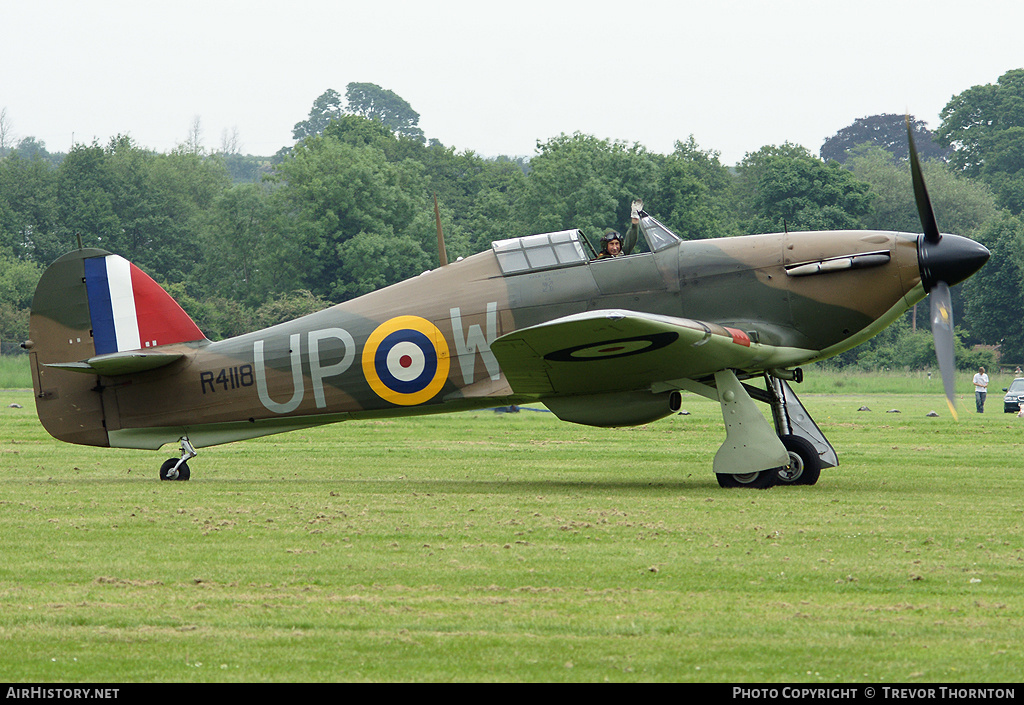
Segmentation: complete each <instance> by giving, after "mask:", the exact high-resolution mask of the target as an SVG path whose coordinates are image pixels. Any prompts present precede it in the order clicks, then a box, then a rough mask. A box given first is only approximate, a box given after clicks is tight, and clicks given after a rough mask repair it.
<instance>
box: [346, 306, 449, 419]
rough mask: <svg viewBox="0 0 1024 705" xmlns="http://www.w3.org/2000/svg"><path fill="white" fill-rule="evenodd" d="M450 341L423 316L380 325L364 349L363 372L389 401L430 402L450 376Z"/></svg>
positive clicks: (376, 391)
mask: <svg viewBox="0 0 1024 705" xmlns="http://www.w3.org/2000/svg"><path fill="white" fill-rule="evenodd" d="M449 364H450V361H449V353H448V343H447V342H445V339H444V336H443V335H442V334H441V331H439V330H438V329H437V326H435V325H434V324H433V323H431V322H430V321H428V320H426V319H425V318H420V317H419V316H399V317H397V318H392V319H390V320H388V321H385V322H384V323H382V324H380V325H379V326H377V329H376V330H374V331H373V333H372V334H370V337H369V338H367V340H366V346H365V347H364V348H363V375H364V376H365V377H366V381H367V382H369V384H370V388H371V389H373V391H374V392H375V393H376V394H377V396H379V397H380V398H381V399H384V400H385V401H389V402H391V403H392V404H400V405H402V406H412V405H414V404H422V403H423V402H426V401H430V400H431V399H433V398H434V396H435V395H436V394H437V393H438V392H439V391H441V387H443V386H444V383H445V380H447V379H448V369H449Z"/></svg>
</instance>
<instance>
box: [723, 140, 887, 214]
mask: <svg viewBox="0 0 1024 705" xmlns="http://www.w3.org/2000/svg"><path fill="white" fill-rule="evenodd" d="M739 172H740V178H739V181H738V184H737V193H738V197H739V198H740V199H742V200H743V201H744V206H743V208H744V211H743V212H744V214H745V215H746V218H747V225H746V228H745V230H746V231H747V232H752V233H765V232H778V231H780V230H782V229H783V227H786V228H789V229H791V230H845V229H851V228H857V227H859V221H858V219H859V218H860V216H862V215H864V214H865V213H867V212H868V209H869V208H870V205H871V199H872V194H871V192H870V189H869V187H868V185H867V184H866V183H864V182H862V181H859V180H858V179H857V178H856V177H854V175H853V174H852V173H850V172H849V171H847V170H846V169H843V168H842V167H841V166H840V165H839V164H838V163H837V162H834V161H832V162H828V163H826V162H823V161H822V160H820V159H818V158H817V157H815V156H814V155H812V154H811V153H810V152H809V151H807V149H806V148H804V147H800V146H798V145H793V144H788V143H787V144H784V145H782V146H781V147H774V146H769V147H762V148H761V149H760V150H758V151H757V152H754V153H753V154H748V155H747V156H746V157H745V158H744V160H743V161H742V162H741V163H740V165H739Z"/></svg>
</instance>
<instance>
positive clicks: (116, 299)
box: [85, 255, 204, 355]
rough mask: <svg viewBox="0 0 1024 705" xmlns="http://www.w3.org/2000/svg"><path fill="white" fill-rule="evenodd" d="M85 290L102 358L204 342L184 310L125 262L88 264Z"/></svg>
mask: <svg viewBox="0 0 1024 705" xmlns="http://www.w3.org/2000/svg"><path fill="white" fill-rule="evenodd" d="M85 288H86V291H87V293H88V297H89V314H90V316H91V318H92V331H93V344H94V345H95V347H96V354H97V355H105V354H107V353H115V352H123V351H126V350H140V349H144V348H154V347H157V346H159V345H170V344H172V343H183V342H187V341H191V340H202V339H203V338H204V336H203V334H202V332H201V331H200V330H199V328H198V327H197V326H196V324H195V323H194V322H193V321H192V319H191V318H189V316H188V314H187V313H185V311H183V310H182V308H181V306H179V305H178V303H177V302H176V301H175V300H174V299H172V298H171V296H170V295H169V294H168V293H167V292H166V291H164V289H163V288H162V287H161V286H160V285H159V284H157V283H156V282H155V281H153V280H152V279H151V278H150V277H149V276H148V275H147V274H145V273H144V272H143V271H142V270H141V269H139V268H138V267H136V266H135V265H134V264H132V263H131V262H129V261H128V260H126V259H125V258H123V257H120V256H118V255H107V256H106V257H91V258H89V259H87V260H85Z"/></svg>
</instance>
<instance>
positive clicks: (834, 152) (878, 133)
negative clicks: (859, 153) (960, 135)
mask: <svg viewBox="0 0 1024 705" xmlns="http://www.w3.org/2000/svg"><path fill="white" fill-rule="evenodd" d="M906 120H907V118H906V116H905V115H897V114H895V113H883V114H881V115H871V116H869V117H862V118H858V119H857V120H854V122H853V124H852V125H848V126H847V127H844V128H843V129H841V130H839V132H837V133H836V134H834V135H832V136H831V137H829V138H828V139H826V140H825V142H824V144H822V145H821V151H820V154H821V158H822V159H824V160H825V161H829V160H835V161H837V162H839V163H840V164H845V163H846V160H847V159H848V158H849V157H850V156H851V153H852V151H853V149H854V148H855V147H859V146H861V145H865V144H870V145H874V146H876V147H881V148H882V149H884V150H885V151H886V152H888V153H889V155H890V158H891V159H894V160H898V161H906V160H907V159H908V158H909V157H910V152H909V150H908V147H907V123H906ZM926 124H927V123H925V122H922V121H921V120H918V119H916V118H913V117H911V118H910V128H911V131H912V132H913V135H914V147H915V148H916V149H917V154H918V156H919V157H920V158H921V159H922V160H927V159H940V160H943V161H944V160H946V159H947V158H948V157H949V153H950V150H949V149H948V148H945V147H942V146H941V145H939V144H936V142H935V139H934V135H933V133H932V132H931V131H930V130H929V129H928V128H927V127H926Z"/></svg>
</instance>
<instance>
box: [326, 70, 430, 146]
mask: <svg viewBox="0 0 1024 705" xmlns="http://www.w3.org/2000/svg"><path fill="white" fill-rule="evenodd" d="M345 99H346V100H347V101H348V112H349V113H352V114H353V115H361V116H363V117H365V118H370V119H371V120H377V121H378V122H381V123H383V124H385V125H387V126H388V127H390V128H391V129H392V130H394V132H395V134H397V135H401V136H402V137H409V138H411V139H414V140H417V141H419V142H424V141H425V140H424V137H423V130H421V129H420V128H419V127H417V125H419V122H420V114H419V113H417V112H416V111H415V110H413V109H412V106H411V105H409V103H407V102H406V101H405V99H403V98H402V97H401V96H399V95H398V94H397V93H395V92H394V91H389V90H387V89H385V88H381V87H380V86H378V85H377V84H375V83H350V84H348V86H347V88H346V90H345Z"/></svg>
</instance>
